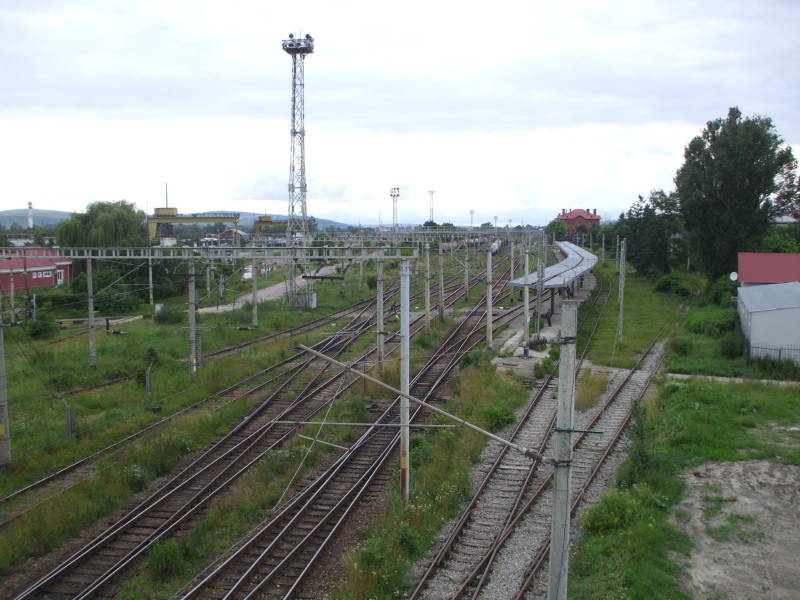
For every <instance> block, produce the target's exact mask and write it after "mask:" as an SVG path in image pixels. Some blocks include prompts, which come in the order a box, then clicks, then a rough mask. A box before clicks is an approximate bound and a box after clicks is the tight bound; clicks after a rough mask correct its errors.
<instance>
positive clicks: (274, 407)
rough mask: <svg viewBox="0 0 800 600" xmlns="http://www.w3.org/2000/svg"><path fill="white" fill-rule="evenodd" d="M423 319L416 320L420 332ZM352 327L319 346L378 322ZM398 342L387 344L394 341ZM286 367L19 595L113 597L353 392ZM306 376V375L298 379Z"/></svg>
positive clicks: (308, 366) (322, 367) (335, 345)
mask: <svg viewBox="0 0 800 600" xmlns="http://www.w3.org/2000/svg"><path fill="white" fill-rule="evenodd" d="M459 287H460V291H459V292H457V293H453V294H451V296H450V297H449V298H448V303H450V304H452V303H454V302H456V301H457V299H458V297H460V295H461V293H462V292H463V287H461V286H459ZM421 320H422V319H421V318H420V319H417V321H416V322H417V324H418V329H419V328H420V327H421V326H420V325H419V323H420V322H421ZM351 323H352V324H353V325H352V327H351V328H350V329H349V330H347V329H346V330H345V331H343V332H339V333H337V334H336V335H335V336H333V337H332V338H330V339H328V340H326V341H325V342H323V343H321V344H320V347H323V348H326V349H325V350H323V351H324V352H327V353H334V354H338V353H340V352H342V351H344V349H345V348H346V347H347V346H348V345H349V344H346V343H345V341H352V339H355V338H356V337H358V335H360V334H361V333H363V332H364V331H366V330H367V329H369V328H370V327H371V325H372V321H371V320H370V319H360V320H359V319H354V320H353V321H351ZM394 337H396V336H391V337H390V339H389V340H388V341H389V342H390V343H392V341H393V338H394ZM372 352H373V351H372V350H370V351H368V352H366V353H364V354H363V355H362V356H360V357H358V360H360V361H365V360H368V359H369V358H370V357H371V354H372ZM282 364H283V365H284V367H285V369H286V370H288V371H290V372H293V375H294V376H293V377H291V378H289V379H286V380H285V381H282V382H280V383H278V384H277V387H276V388H275V389H274V390H273V391H272V392H271V393H270V394H269V397H268V398H267V400H265V401H264V402H263V403H262V404H261V405H260V406H259V409H257V411H255V412H254V413H252V414H251V415H250V417H248V419H247V420H246V421H243V422H242V423H241V424H240V425H239V426H237V427H236V428H234V430H232V431H231V432H230V433H229V434H228V435H227V436H225V437H224V438H222V439H221V440H219V441H218V442H217V443H216V444H214V445H213V446H212V447H211V448H210V449H209V450H207V451H206V452H205V453H204V454H203V455H202V456H201V457H199V458H197V459H196V460H195V461H194V462H193V463H192V464H190V465H189V466H188V467H186V468H185V469H184V470H183V471H181V472H180V473H178V474H176V475H174V476H173V477H172V479H171V480H170V481H169V482H168V483H167V484H166V485H164V486H162V488H161V490H159V491H157V492H155V493H153V494H152V495H151V496H150V497H148V498H147V499H146V500H144V501H143V502H141V503H140V504H139V505H137V507H135V508H134V509H132V510H131V511H130V512H129V513H128V514H126V515H125V516H124V517H123V518H121V519H120V520H119V521H118V522H117V523H116V524H115V525H114V526H112V527H110V528H109V529H107V530H106V531H104V532H103V533H102V534H101V535H100V536H98V537H97V538H96V539H95V540H94V541H93V542H91V543H90V544H88V545H87V546H85V547H84V548H83V549H81V550H80V551H79V552H77V553H76V554H74V555H73V556H72V557H70V558H69V559H68V560H67V561H65V562H64V563H62V564H61V565H60V566H58V567H57V568H56V569H54V570H53V571H51V572H50V573H48V574H47V575H46V576H45V577H43V578H41V579H40V580H39V581H37V582H36V583H35V584H33V585H32V586H31V587H29V588H28V589H26V590H25V591H24V592H22V594H20V595H19V596H18V598H20V599H22V598H87V597H91V596H95V595H100V596H103V595H107V594H109V593H111V592H110V590H113V589H114V587H115V584H116V583H118V582H119V581H120V580H121V579H124V578H125V576H127V574H130V571H131V568H132V567H133V566H134V565H135V564H136V562H137V561H138V559H139V558H140V557H141V556H142V554H143V553H144V552H145V551H146V550H147V549H148V548H149V547H150V546H151V545H152V544H153V543H154V542H155V541H157V540H158V539H161V538H163V537H165V536H168V535H172V534H174V533H175V532H177V531H178V530H180V528H181V527H184V526H186V525H187V524H188V523H189V521H190V520H191V519H193V518H196V517H198V516H200V515H202V514H203V511H204V510H206V509H207V507H208V506H209V505H210V502H211V501H212V500H213V499H214V498H215V497H216V496H217V495H218V494H220V493H221V492H222V491H224V490H225V489H227V488H228V486H229V485H230V484H231V483H232V482H233V481H235V480H236V479H237V478H238V477H239V476H241V475H242V474H243V473H244V472H246V471H247V469H249V468H250V467H251V466H252V465H254V464H255V463H256V462H258V460H260V459H261V458H262V457H263V456H265V455H266V454H267V453H268V452H269V451H271V450H273V449H274V448H276V447H278V446H279V445H280V444H282V443H284V442H285V441H286V440H287V439H289V437H291V436H292V435H293V427H291V426H290V425H285V424H279V423H276V421H285V420H287V419H294V420H307V419H310V418H312V417H313V416H314V415H315V414H316V413H317V412H318V411H319V410H321V409H322V408H324V407H325V406H327V405H328V404H329V403H330V402H331V401H333V399H334V398H335V397H337V395H339V394H340V393H342V392H343V391H344V390H345V389H346V388H347V387H348V384H345V385H339V389H338V390H334V389H333V385H332V384H333V383H334V382H337V381H339V380H340V379H342V378H344V375H343V374H342V373H337V374H335V375H332V376H330V377H327V378H324V377H323V375H324V374H325V373H326V372H327V371H328V363H326V362H324V361H319V360H318V359H315V358H306V357H304V356H302V353H298V354H297V355H295V356H294V357H291V358H290V359H287V360H286V361H283V363H282ZM303 373H304V374H306V375H305V376H299V374H303ZM280 379H281V378H280V376H278V375H274V376H272V377H270V378H269V379H268V380H267V381H255V380H251V381H250V382H248V388H247V389H243V390H242V389H240V391H241V392H242V393H252V392H253V391H254V390H256V389H260V388H263V387H264V386H265V385H266V384H267V383H275V382H278V381H279V380H280ZM290 383H291V385H290Z"/></svg>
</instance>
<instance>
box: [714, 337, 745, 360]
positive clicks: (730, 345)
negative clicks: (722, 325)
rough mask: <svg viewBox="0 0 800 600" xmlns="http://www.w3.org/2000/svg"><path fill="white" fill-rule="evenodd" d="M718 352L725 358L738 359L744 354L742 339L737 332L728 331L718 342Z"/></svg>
mask: <svg viewBox="0 0 800 600" xmlns="http://www.w3.org/2000/svg"><path fill="white" fill-rule="evenodd" d="M719 352H720V354H722V356H725V357H727V358H738V357H740V356H741V355H742V354H743V353H744V338H743V337H742V334H741V333H739V332H738V331H729V332H727V333H726V334H725V335H723V336H722V338H720V340H719Z"/></svg>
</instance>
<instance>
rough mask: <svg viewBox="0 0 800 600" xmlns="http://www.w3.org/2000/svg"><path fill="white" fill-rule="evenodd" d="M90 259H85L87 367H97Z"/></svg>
mask: <svg viewBox="0 0 800 600" xmlns="http://www.w3.org/2000/svg"><path fill="white" fill-rule="evenodd" d="M92 285H93V284H92V259H91V257H89V258H87V259H86V296H87V298H88V301H89V368H90V369H96V368H97V332H96V331H95V329H94V289H93V287H92Z"/></svg>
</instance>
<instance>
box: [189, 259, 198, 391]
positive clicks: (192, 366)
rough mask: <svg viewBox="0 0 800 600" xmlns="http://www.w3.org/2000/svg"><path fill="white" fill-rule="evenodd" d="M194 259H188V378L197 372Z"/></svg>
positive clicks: (191, 377)
mask: <svg viewBox="0 0 800 600" xmlns="http://www.w3.org/2000/svg"><path fill="white" fill-rule="evenodd" d="M194 283H195V282H194V261H193V260H190V261H189V378H190V379H194V376H195V374H196V373H197V332H196V331H195V330H196V328H197V313H196V310H197V290H196V289H195V287H194Z"/></svg>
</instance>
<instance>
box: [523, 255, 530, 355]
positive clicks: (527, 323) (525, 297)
mask: <svg viewBox="0 0 800 600" xmlns="http://www.w3.org/2000/svg"><path fill="white" fill-rule="evenodd" d="M522 254H523V256H524V261H525V262H524V264H523V268H524V269H525V286H524V287H523V288H522V311H523V313H522V314H523V315H524V317H523V324H524V327H525V330H524V333H523V334H522V341H523V342H526V343H527V341H528V339H529V338H530V333H531V310H530V307H529V306H528V304H529V302H530V296H529V294H530V291H529V290H528V269H529V268H530V267H529V260H530V258H529V256H528V249H527V248H526V247H525V246H523V247H522Z"/></svg>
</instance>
